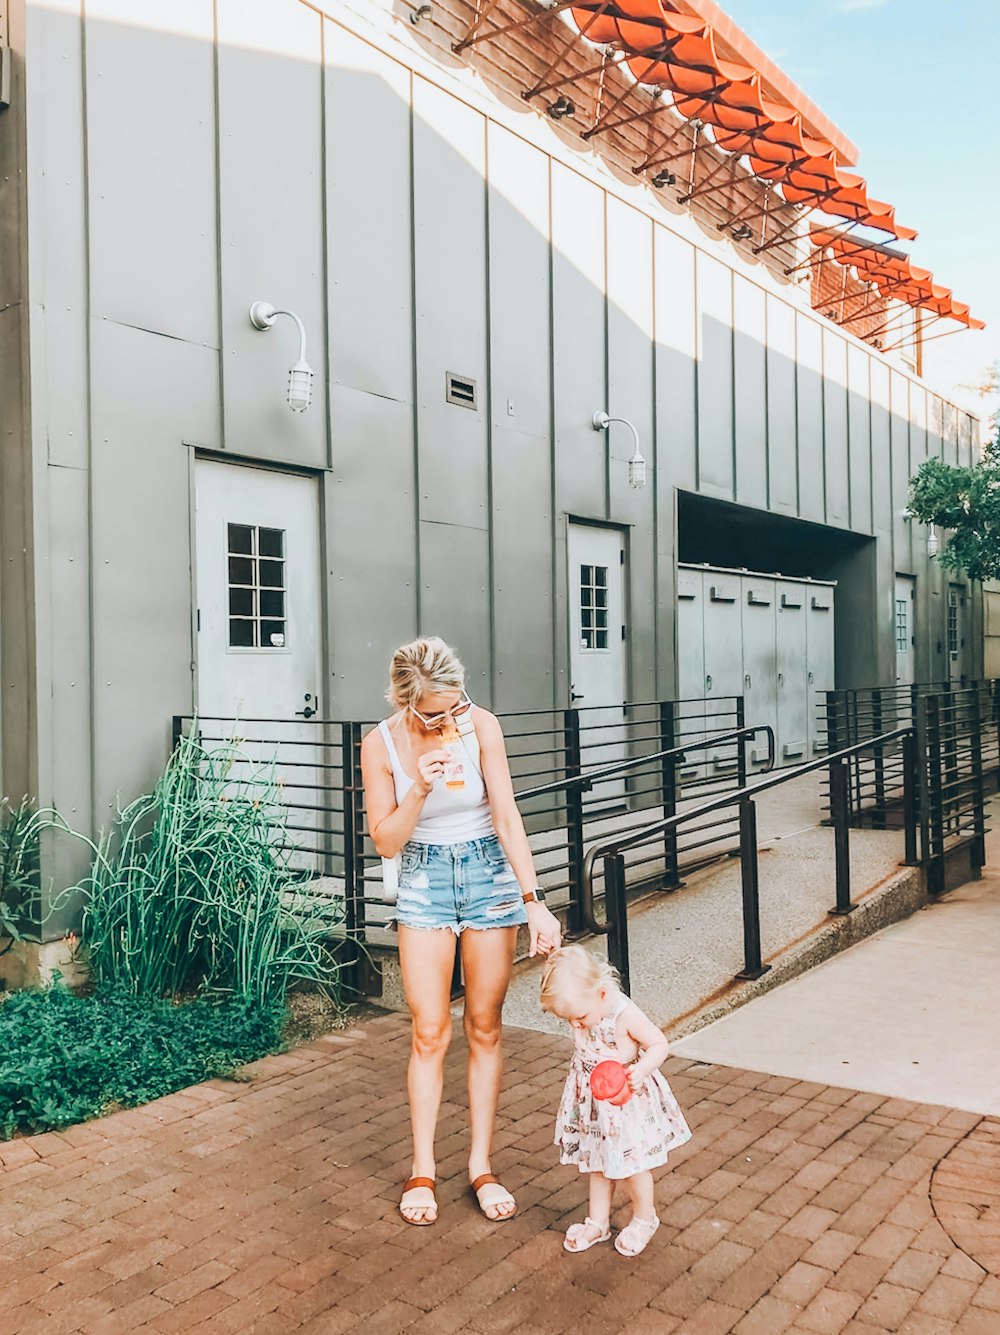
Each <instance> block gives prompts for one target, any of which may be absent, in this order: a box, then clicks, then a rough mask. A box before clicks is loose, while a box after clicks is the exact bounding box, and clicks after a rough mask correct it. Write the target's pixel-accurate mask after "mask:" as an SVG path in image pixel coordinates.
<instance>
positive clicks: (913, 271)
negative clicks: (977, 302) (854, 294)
mask: <svg viewBox="0 0 1000 1335" xmlns="http://www.w3.org/2000/svg"><path fill="white" fill-rule="evenodd" d="M810 240H811V241H812V244H813V245H814V246H815V247H816V248H817V249H818V250H830V251H832V253H833V258H834V259H835V260H836V262H837V263H838V264H842V265H845V266H847V267H850V268H854V269H856V270H857V272H858V276H859V278H861V279H863V280H864V281H865V282H868V283H874V285H875V286H876V287H877V288H878V290H879V292H880V293H881V295H882V296H883V297H888V298H891V299H892V300H893V301H902V302H905V303H906V304H907V305H909V306H913V307H914V308H915V309H917V310H925V311H930V312H931V313H932V314H933V315H936V316H937V317H938V318H939V319H942V320H956V321H958V323H959V324H962V325H965V327H966V328H967V329H985V328H986V325H985V324H984V322H983V321H982V320H977V319H975V318H974V317H973V316H972V315H971V314H970V312H969V307H968V305H967V304H966V303H965V302H964V301H956V300H955V298H954V297H953V296H952V292H951V288H948V287H943V286H942V285H941V284H940V283H935V282H934V276H933V274H932V273H931V271H930V270H929V269H922V268H918V267H917V265H915V264H913V263H911V261H910V259H909V257H908V256H906V255H900V254H899V253H898V252H892V251H888V250H886V248H885V247H883V246H873V245H871V244H869V243H865V242H863V241H860V240H854V238H853V237H850V236H845V235H844V234H843V233H840V232H831V231H829V230H828V229H826V228H823V227H815V226H814V227H813V228H812V229H811V232H810Z"/></svg>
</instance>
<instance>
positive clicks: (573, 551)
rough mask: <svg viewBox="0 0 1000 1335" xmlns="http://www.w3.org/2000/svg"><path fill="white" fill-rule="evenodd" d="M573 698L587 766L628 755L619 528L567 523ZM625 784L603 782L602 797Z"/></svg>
mask: <svg viewBox="0 0 1000 1335" xmlns="http://www.w3.org/2000/svg"><path fill="white" fill-rule="evenodd" d="M567 530H568V531H567V551H568V557H569V599H570V671H571V674H572V676H571V684H570V700H571V703H572V704H573V705H575V706H577V707H578V708H580V709H582V710H584V711H585V712H584V713H583V715H582V716H581V719H580V726H581V745H582V748H583V766H584V768H585V769H591V768H593V767H595V766H598V765H612V764H615V763H616V762H617V761H619V760H624V759H625V734H624V730H623V728H622V726H621V725H622V724H623V723H624V718H625V713H624V708H623V706H624V704H625V694H626V664H625V647H626V640H625V537H624V534H623V533H622V532H621V531H620V530H618V529H613V528H598V527H597V526H596V525H591V524H574V523H570V524H568V525H567ZM623 791H624V784H623V782H622V781H618V782H617V783H616V784H614V785H602V786H601V788H600V790H595V792H596V793H597V795H598V796H599V797H610V796H613V795H620V794H621V793H622V792H623Z"/></svg>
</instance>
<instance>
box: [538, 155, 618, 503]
mask: <svg viewBox="0 0 1000 1335" xmlns="http://www.w3.org/2000/svg"><path fill="white" fill-rule="evenodd" d="M604 265H605V256H604V192H603V191H602V190H599V189H598V188H597V186H594V185H591V184H590V182H589V181H586V180H584V178H583V177H582V176H578V175H577V174H576V172H572V171H570V170H569V169H568V168H566V167H563V166H562V165H561V164H560V163H558V162H553V163H552V330H553V340H554V343H553V351H552V356H553V368H554V379H553V395H554V416H555V437H554V441H553V444H554V448H555V470H556V510H557V511H563V512H565V511H571V512H575V513H577V514H584V515H588V516H595V517H601V518H604V517H606V516H607V513H608V497H607V462H606V457H605V455H606V445H605V440H604V436H603V435H601V434H599V433H598V432H596V431H595V430H594V429H593V426H592V425H591V418H592V417H593V415H594V413H595V412H596V411H597V410H598V409H599V408H603V407H605V406H606V403H607V362H606V355H607V348H606V344H607V339H606V327H605V319H606V308H605V292H604V288H605V269H604Z"/></svg>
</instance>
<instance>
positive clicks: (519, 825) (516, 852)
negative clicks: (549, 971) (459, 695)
mask: <svg viewBox="0 0 1000 1335" xmlns="http://www.w3.org/2000/svg"><path fill="white" fill-rule="evenodd" d="M473 722H474V724H475V728H476V736H477V737H478V738H479V759H480V763H481V766H482V771H483V782H484V783H485V785H486V793H487V796H488V798H489V803H490V813H491V815H492V816H493V826H494V829H495V830H496V832H497V837H498V839H499V840H500V843H501V845H502V847H503V851H504V852H505V853H506V855H507V861H508V862H509V863H510V865H511V868H512V870H513V872H514V875H515V876H516V877H517V883H518V885H519V886H520V887H521V890H522V891H526V890H534V888H535V886H536V885H537V884H538V878H537V876H536V874H535V862H534V859H533V858H532V856H531V848H530V846H529V844H528V836H527V835H526V834H525V832H524V821H523V820H522V819H521V813H520V811H519V810H518V807H517V801H516V799H515V797H514V784H513V782H512V781H511V777H510V764H509V762H508V760H507V748H506V746H505V745H504V740H503V729H502V728H501V727H500V723H499V720H498V719H497V718H496V717H495V715H493V714H491V713H490V712H489V711H488V710H486V709H476V711H475V714H474V715H473ZM526 907H527V910H528V928H529V930H530V932H531V949H530V954H532V955H535V954H542V955H547V954H548V953H549V951H550V950H558V948H559V943H560V940H561V937H562V928H561V927H560V925H559V919H558V918H557V917H556V916H555V914H553V913H552V912H550V911H549V909H547V908H546V907H545V905H544V904H538V903H534V902H529V903H528V904H527V906H526Z"/></svg>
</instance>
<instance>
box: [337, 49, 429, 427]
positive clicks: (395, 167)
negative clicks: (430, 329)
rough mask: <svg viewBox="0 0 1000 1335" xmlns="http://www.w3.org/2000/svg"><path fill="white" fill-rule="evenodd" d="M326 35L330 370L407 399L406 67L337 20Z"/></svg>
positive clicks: (340, 378)
mask: <svg viewBox="0 0 1000 1335" xmlns="http://www.w3.org/2000/svg"><path fill="white" fill-rule="evenodd" d="M324 38H325V40H324V56H325V85H326V97H325V107H326V172H325V177H324V180H325V185H326V219H327V227H326V235H327V308H328V310H329V321H330V379H331V381H332V383H333V384H334V385H351V386H353V387H354V388H355V389H362V390H367V391H368V392H370V393H372V394H381V395H385V396H386V397H387V398H391V399H398V400H401V401H405V402H407V403H412V401H413V309H412V303H413V266H412V263H411V254H412V251H411V244H410V241H411V238H410V213H411V210H410V92H411V89H410V71H409V70H408V69H406V68H405V66H403V65H400V64H398V63H397V62H396V61H394V60H390V59H389V57H388V56H386V55H383V54H382V52H381V51H378V50H377V49H376V48H375V47H373V46H371V45H369V43H367V42H362V41H361V40H360V39H359V38H357V37H355V36H354V34H353V33H350V32H348V31H347V30H346V29H345V28H341V27H339V26H338V25H337V24H334V23H330V22H327V23H325V24H324ZM332 421H333V432H334V435H335V436H336V430H337V424H336V418H335V417H334V418H333V419H332ZM334 450H336V442H335V443H334Z"/></svg>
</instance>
